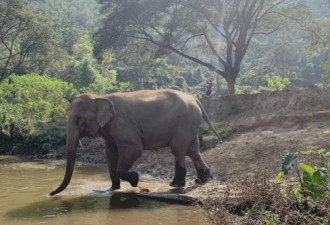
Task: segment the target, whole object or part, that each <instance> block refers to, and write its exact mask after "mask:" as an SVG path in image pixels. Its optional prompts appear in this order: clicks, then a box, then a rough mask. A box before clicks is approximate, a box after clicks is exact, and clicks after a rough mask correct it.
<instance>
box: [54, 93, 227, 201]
mask: <svg viewBox="0 0 330 225" xmlns="http://www.w3.org/2000/svg"><path fill="white" fill-rule="evenodd" d="M202 118H204V119H205V120H206V122H207V123H208V124H209V126H210V127H211V128H212V130H213V131H214V132H215V130H214V128H213V126H212V125H211V123H210V121H209V119H208V117H207V115H206V113H205V110H204V109H203V106H202V105H201V103H200V102H199V101H198V100H197V99H196V98H195V97H193V96H191V95H188V94H185V93H183V92H180V91H175V90H143V91H136V92H128V93H113V94H109V95H103V96H97V95H92V94H81V95H79V96H77V97H76V98H75V99H74V100H73V101H72V103H71V106H70V117H69V122H68V127H67V139H66V147H67V163H66V172H65V176H64V179H63V182H62V184H61V185H60V186H59V187H58V188H57V189H56V190H55V191H53V192H51V193H50V195H55V194H57V193H59V192H61V191H63V190H64V189H65V188H66V187H67V186H68V184H69V182H70V179H71V176H72V173H73V167H74V163H75V157H76V151H77V144H78V141H79V139H80V138H81V137H83V136H90V137H99V136H102V137H103V139H104V141H105V143H106V147H107V148H106V158H107V162H108V168H109V172H110V178H111V181H112V187H111V190H115V189H119V188H120V180H125V181H128V182H129V183H130V184H131V185H132V186H133V187H136V186H137V184H138V179H139V176H138V173H136V172H134V171H130V169H131V167H132V166H133V164H134V162H135V161H136V159H137V158H138V157H139V156H141V154H142V151H143V150H144V149H145V150H150V149H159V148H163V147H167V146H169V147H171V149H172V152H173V154H174V156H175V177H174V179H173V181H172V182H171V183H170V185H171V186H173V187H182V186H184V185H185V176H186V170H185V156H186V155H187V156H188V157H190V158H191V160H192V161H193V163H194V166H195V168H196V170H197V175H198V179H197V180H196V182H199V183H205V182H207V181H208V180H210V179H212V176H211V174H210V170H209V168H208V167H207V166H206V165H205V163H204V162H203V160H202V158H201V155H200V154H199V149H198V147H199V143H198V137H197V129H198V127H199V125H200V124H201V120H202ZM215 133H216V132H215ZM216 135H217V137H218V139H219V141H220V142H221V138H220V136H219V135H218V134H217V133H216Z"/></svg>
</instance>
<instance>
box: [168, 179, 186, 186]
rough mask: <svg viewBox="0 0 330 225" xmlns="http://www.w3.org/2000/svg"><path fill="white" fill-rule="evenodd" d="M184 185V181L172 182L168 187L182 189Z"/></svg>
mask: <svg viewBox="0 0 330 225" xmlns="http://www.w3.org/2000/svg"><path fill="white" fill-rule="evenodd" d="M185 185H186V182H184V181H175V180H173V181H172V182H171V183H170V186H171V187H175V188H182V187H184V186H185Z"/></svg>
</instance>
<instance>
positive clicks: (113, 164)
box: [105, 142, 120, 191]
mask: <svg viewBox="0 0 330 225" xmlns="http://www.w3.org/2000/svg"><path fill="white" fill-rule="evenodd" d="M106 145H107V149H106V151H105V155H106V159H107V163H108V170H109V174H110V179H111V182H112V186H111V188H110V189H109V190H110V191H114V190H117V189H119V188H120V179H119V176H118V175H117V173H116V170H117V164H118V149H117V146H116V144H115V143H108V142H107V144H106Z"/></svg>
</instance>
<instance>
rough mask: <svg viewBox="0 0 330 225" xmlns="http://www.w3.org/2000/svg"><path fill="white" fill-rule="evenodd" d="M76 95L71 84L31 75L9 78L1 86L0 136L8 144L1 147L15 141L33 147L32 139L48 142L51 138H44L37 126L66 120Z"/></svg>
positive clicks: (0, 145) (1, 145)
mask: <svg viewBox="0 0 330 225" xmlns="http://www.w3.org/2000/svg"><path fill="white" fill-rule="evenodd" d="M76 94H77V91H76V90H75V89H73V88H72V85H71V84H68V83H66V82H63V81H60V80H58V79H49V78H47V77H42V76H39V75H34V74H30V75H24V76H17V75H11V76H10V77H9V78H7V79H6V80H4V81H3V82H2V83H0V102H1V106H2V107H1V109H0V118H1V121H2V123H1V124H0V135H1V136H3V137H6V138H5V139H7V140H8V141H9V142H6V141H5V142H3V143H0V148H1V147H2V148H4V147H6V148H9V147H10V146H3V145H5V144H6V143H9V144H11V145H13V144H15V143H17V142H25V143H26V144H27V143H28V145H34V144H32V142H31V141H29V140H32V139H34V137H40V138H41V139H43V138H44V139H47V140H40V142H41V143H45V141H47V142H50V141H51V140H50V139H51V138H45V137H43V136H44V135H43V134H42V132H40V130H39V128H38V127H40V124H47V123H50V122H53V121H62V120H65V119H66V115H67V110H68V106H69V102H70V101H71V100H72V99H73V97H74V96H75V95H76ZM47 126H48V125H47ZM62 130H63V129H62ZM49 131H50V130H49ZM54 131H55V130H54ZM49 135H51V132H49ZM60 136H61V138H63V136H62V135H60ZM40 138H39V139H40ZM54 138H55V139H57V137H54ZM15 149H16V150H17V149H18V147H17V146H16V147H15ZM7 150H10V149H7Z"/></svg>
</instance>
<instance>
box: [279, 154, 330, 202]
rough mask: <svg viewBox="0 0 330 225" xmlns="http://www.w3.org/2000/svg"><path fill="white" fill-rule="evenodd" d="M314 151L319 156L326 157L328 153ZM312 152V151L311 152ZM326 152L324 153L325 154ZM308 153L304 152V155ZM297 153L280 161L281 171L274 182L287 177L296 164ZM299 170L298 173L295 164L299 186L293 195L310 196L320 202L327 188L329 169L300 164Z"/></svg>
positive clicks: (287, 155)
mask: <svg viewBox="0 0 330 225" xmlns="http://www.w3.org/2000/svg"><path fill="white" fill-rule="evenodd" d="M323 150H324V149H322V150H321V151H316V150H315V151H316V152H318V153H320V154H323V156H322V157H324V155H328V152H326V151H323ZM312 152H313V151H312ZM325 152H326V153H325ZM306 153H307V154H308V152H305V154H306ZM297 156H298V153H297V152H295V153H288V154H286V155H285V157H284V158H283V160H282V171H281V172H279V173H278V174H277V176H276V177H275V179H274V181H275V183H278V182H279V180H280V179H281V177H282V176H283V175H287V174H288V172H289V171H290V170H291V168H292V167H293V166H294V165H295V164H296V159H297ZM300 168H301V170H302V175H301V172H300V171H299V168H298V166H297V164H296V172H297V175H298V178H299V181H300V186H299V187H297V188H295V189H294V190H293V192H294V194H295V195H296V196H297V198H298V196H299V193H302V194H303V195H305V196H311V197H312V198H314V199H317V200H322V199H324V197H325V196H326V191H327V188H328V186H329V174H330V170H329V168H325V167H322V168H317V167H312V166H310V165H308V164H305V163H300Z"/></svg>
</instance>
